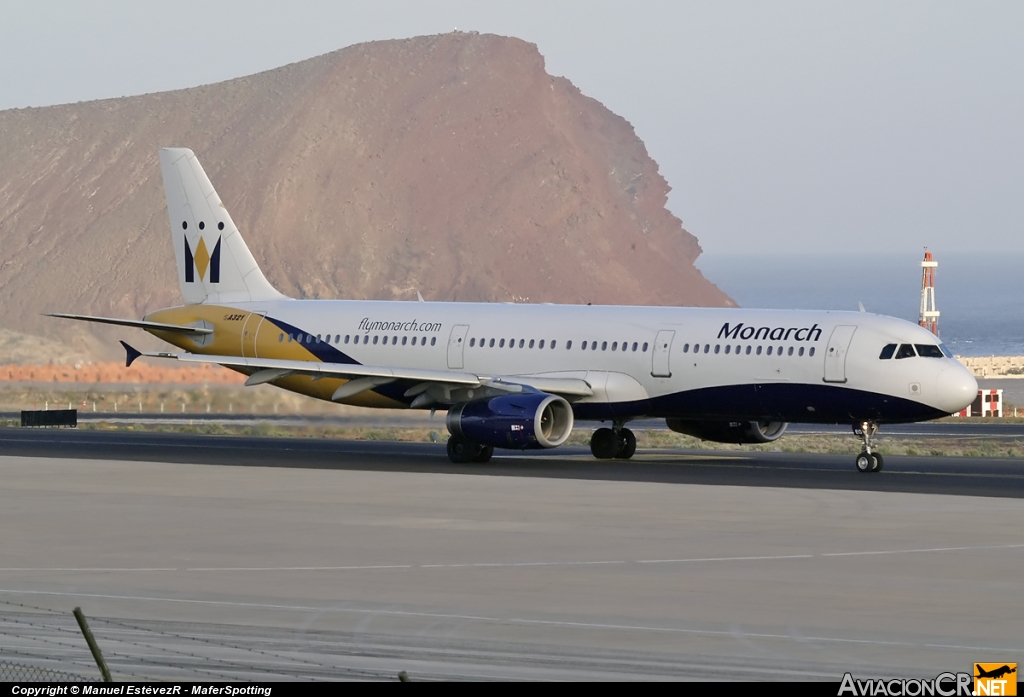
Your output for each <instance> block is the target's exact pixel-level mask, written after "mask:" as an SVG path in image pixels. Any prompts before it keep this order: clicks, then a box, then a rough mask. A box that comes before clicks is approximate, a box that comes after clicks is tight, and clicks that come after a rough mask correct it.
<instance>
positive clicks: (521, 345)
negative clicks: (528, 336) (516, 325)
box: [519, 339, 525, 348]
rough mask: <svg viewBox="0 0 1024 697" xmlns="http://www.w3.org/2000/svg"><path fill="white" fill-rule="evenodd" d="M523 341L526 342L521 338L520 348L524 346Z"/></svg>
mask: <svg viewBox="0 0 1024 697" xmlns="http://www.w3.org/2000/svg"><path fill="white" fill-rule="evenodd" d="M523 343H525V342H524V340H523V339H520V340H519V348H522V347H523Z"/></svg>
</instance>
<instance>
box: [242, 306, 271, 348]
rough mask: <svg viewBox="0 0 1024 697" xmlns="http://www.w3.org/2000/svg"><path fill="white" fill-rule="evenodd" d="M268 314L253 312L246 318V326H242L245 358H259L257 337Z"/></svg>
mask: <svg viewBox="0 0 1024 697" xmlns="http://www.w3.org/2000/svg"><path fill="white" fill-rule="evenodd" d="M266 314H267V313H266V312H251V313H249V316H248V317H246V318H245V324H244V325H242V357H243V358H259V356H257V355H256V335H257V334H258V333H259V331H260V327H261V326H263V319H264V318H265V317H266Z"/></svg>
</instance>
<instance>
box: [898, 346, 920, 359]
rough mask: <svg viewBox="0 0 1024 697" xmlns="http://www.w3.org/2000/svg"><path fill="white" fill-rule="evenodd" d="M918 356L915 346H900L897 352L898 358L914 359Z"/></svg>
mask: <svg viewBox="0 0 1024 697" xmlns="http://www.w3.org/2000/svg"><path fill="white" fill-rule="evenodd" d="M916 355H917V354H916V353H914V345H913V344H900V347H899V350H897V351H896V358H913V357H914V356H916Z"/></svg>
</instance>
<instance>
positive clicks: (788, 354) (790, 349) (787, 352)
mask: <svg viewBox="0 0 1024 697" xmlns="http://www.w3.org/2000/svg"><path fill="white" fill-rule="evenodd" d="M786 355H787V356H792V355H793V347H792V346H790V347H789V351H786Z"/></svg>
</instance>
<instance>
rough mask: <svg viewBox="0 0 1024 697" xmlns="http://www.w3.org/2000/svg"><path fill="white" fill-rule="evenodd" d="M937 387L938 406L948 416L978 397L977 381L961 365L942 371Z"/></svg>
mask: <svg viewBox="0 0 1024 697" xmlns="http://www.w3.org/2000/svg"><path fill="white" fill-rule="evenodd" d="M937 387H938V400H937V401H938V406H939V407H940V408H941V409H942V410H943V411H945V412H947V413H949V414H953V413H955V412H958V411H960V410H961V409H965V408H966V407H967V406H968V405H970V404H971V403H972V402H973V401H974V400H975V399H976V398H977V396H978V381H977V380H975V379H974V376H973V375H971V371H969V370H967V368H964V367H963V366H961V365H957V366H954V367H950V368H947V369H946V370H944V371H942V373H940V374H939V379H938V385H937Z"/></svg>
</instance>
